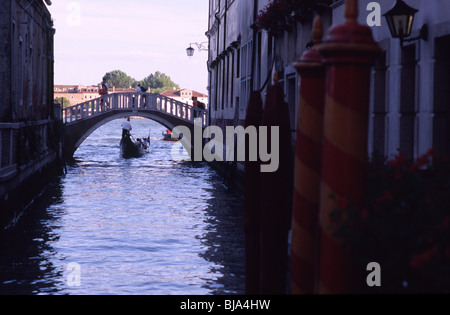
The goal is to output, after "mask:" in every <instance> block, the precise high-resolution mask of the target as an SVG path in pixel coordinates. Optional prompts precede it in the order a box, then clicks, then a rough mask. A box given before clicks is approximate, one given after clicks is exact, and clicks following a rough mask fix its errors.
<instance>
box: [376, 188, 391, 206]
mask: <svg viewBox="0 0 450 315" xmlns="http://www.w3.org/2000/svg"><path fill="white" fill-rule="evenodd" d="M392 199H394V197H393V196H392V194H391V192H390V191H387V190H386V191H385V192H384V194H383V195H381V196H380V197H378V198H377V200H376V202H377V203H382V202H385V201H389V200H392Z"/></svg>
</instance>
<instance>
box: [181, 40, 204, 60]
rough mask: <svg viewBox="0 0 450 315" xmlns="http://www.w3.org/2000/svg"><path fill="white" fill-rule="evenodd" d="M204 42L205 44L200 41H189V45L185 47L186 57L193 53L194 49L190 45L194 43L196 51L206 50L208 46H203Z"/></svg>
mask: <svg viewBox="0 0 450 315" xmlns="http://www.w3.org/2000/svg"><path fill="white" fill-rule="evenodd" d="M205 44H207V42H202V43H200V44H199V43H189V47H188V48H186V53H187V55H188V57H192V56H193V55H194V51H195V49H194V48H192V45H196V46H197V49H198V51H207V50H208V48H207V47H205V46H204V45H205Z"/></svg>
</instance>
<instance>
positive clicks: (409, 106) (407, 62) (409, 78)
mask: <svg viewBox="0 0 450 315" xmlns="http://www.w3.org/2000/svg"><path fill="white" fill-rule="evenodd" d="M416 69H417V61H416V45H415V44H414V45H409V46H406V47H404V48H403V53H402V70H401V83H400V84H401V97H400V152H402V153H403V154H404V155H405V157H406V159H409V160H412V159H413V158H414V140H415V138H416V137H415V131H416V128H415V124H416V116H417V115H416V114H417V113H416Z"/></svg>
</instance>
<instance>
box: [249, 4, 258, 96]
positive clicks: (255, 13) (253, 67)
mask: <svg viewBox="0 0 450 315" xmlns="http://www.w3.org/2000/svg"><path fill="white" fill-rule="evenodd" d="M257 16H258V0H253V24H252V25H251V28H252V29H253V45H252V74H251V77H250V86H251V87H252V90H253V89H254V85H253V84H254V76H255V67H256V65H255V63H256V60H255V59H256V58H255V54H256V39H257V35H258V30H257V29H256V17H257Z"/></svg>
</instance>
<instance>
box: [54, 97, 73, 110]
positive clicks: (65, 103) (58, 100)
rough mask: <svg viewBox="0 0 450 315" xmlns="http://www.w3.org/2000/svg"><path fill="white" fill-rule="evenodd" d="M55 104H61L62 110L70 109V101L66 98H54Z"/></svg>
mask: <svg viewBox="0 0 450 315" xmlns="http://www.w3.org/2000/svg"><path fill="white" fill-rule="evenodd" d="M55 102H56V103H59V104H61V105H62V106H63V108H66V107H70V100H69V99H68V98H65V97H57V98H55Z"/></svg>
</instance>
